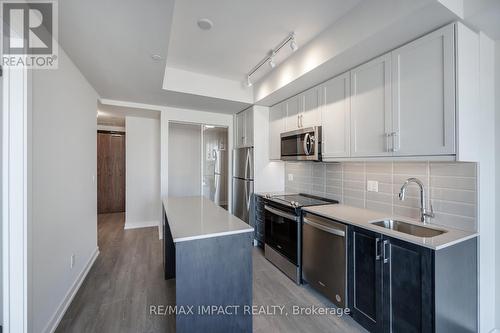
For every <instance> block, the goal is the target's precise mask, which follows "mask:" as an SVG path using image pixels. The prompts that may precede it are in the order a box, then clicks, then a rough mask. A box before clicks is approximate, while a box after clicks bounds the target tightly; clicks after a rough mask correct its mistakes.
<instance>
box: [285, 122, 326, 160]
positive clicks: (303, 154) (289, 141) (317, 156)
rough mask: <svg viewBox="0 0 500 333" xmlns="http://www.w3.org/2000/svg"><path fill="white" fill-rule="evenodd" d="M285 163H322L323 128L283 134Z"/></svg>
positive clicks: (308, 128)
mask: <svg viewBox="0 0 500 333" xmlns="http://www.w3.org/2000/svg"><path fill="white" fill-rule="evenodd" d="M281 159H282V160H283V161H321V126H314V127H307V128H301V129H298V130H295V131H290V132H285V133H281Z"/></svg>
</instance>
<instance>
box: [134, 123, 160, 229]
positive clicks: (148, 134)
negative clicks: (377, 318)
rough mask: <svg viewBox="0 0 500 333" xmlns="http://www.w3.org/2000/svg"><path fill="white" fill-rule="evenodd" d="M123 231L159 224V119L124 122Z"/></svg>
mask: <svg viewBox="0 0 500 333" xmlns="http://www.w3.org/2000/svg"><path fill="white" fill-rule="evenodd" d="M125 132H126V134H125V159H126V166H125V173H126V182H125V184H126V185H125V193H126V199H125V205H126V207H125V229H129V228H140V227H150V226H157V225H159V224H160V221H161V204H160V203H161V200H160V119H150V118H140V117H126V118H125Z"/></svg>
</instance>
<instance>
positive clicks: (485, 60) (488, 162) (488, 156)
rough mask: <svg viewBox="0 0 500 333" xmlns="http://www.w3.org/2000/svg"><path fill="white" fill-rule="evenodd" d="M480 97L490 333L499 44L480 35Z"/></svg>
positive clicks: (485, 310)
mask: <svg viewBox="0 0 500 333" xmlns="http://www.w3.org/2000/svg"><path fill="white" fill-rule="evenodd" d="M479 46H480V50H479V54H480V60H479V63H480V69H479V96H480V107H479V110H478V111H479V114H478V115H477V117H478V118H479V119H480V122H481V123H480V126H481V127H480V128H481V144H480V145H479V147H476V148H477V149H478V151H479V152H478V154H479V159H478V161H479V163H478V169H479V172H478V175H479V212H478V214H479V233H480V242H479V244H480V245H479V286H480V287H479V299H480V308H479V314H480V315H479V319H480V321H479V322H480V331H481V332H490V331H491V330H492V329H493V328H494V327H495V317H496V312H498V311H495V295H496V294H495V285H498V281H496V280H495V274H496V269H495V264H496V259H495V255H496V254H495V91H494V73H495V69H494V55H495V53H494V51H495V43H494V42H493V41H492V40H491V39H490V38H488V36H486V35H485V34H483V33H480V34H479Z"/></svg>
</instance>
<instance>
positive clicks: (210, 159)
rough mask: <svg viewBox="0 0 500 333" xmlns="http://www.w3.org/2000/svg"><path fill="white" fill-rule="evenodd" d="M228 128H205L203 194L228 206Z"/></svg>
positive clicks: (221, 204)
mask: <svg viewBox="0 0 500 333" xmlns="http://www.w3.org/2000/svg"><path fill="white" fill-rule="evenodd" d="M226 141H227V129H226V128H219V127H215V128H214V127H205V128H204V129H203V147H204V150H205V158H204V159H203V187H202V192H203V195H204V196H205V197H207V198H209V199H210V200H212V201H213V202H215V203H216V204H217V205H219V206H221V207H224V208H227V188H228V186H227V182H228V179H227V165H228V163H227V162H228V161H227V151H226Z"/></svg>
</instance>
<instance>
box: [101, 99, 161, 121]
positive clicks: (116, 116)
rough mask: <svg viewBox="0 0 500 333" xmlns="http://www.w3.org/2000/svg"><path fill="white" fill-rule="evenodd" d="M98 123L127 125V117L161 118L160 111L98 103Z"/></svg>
mask: <svg viewBox="0 0 500 333" xmlns="http://www.w3.org/2000/svg"><path fill="white" fill-rule="evenodd" d="M97 110H98V113H97V124H98V125H104V126H118V127H125V117H141V118H151V119H160V111H157V110H148V109H138V108H132V107H123V106H115V105H109V104H102V103H99V104H98V105H97Z"/></svg>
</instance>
